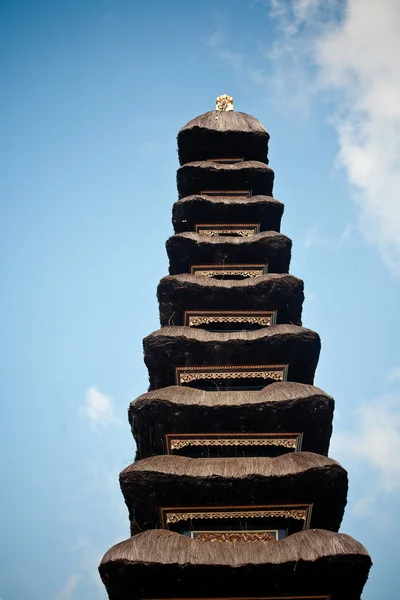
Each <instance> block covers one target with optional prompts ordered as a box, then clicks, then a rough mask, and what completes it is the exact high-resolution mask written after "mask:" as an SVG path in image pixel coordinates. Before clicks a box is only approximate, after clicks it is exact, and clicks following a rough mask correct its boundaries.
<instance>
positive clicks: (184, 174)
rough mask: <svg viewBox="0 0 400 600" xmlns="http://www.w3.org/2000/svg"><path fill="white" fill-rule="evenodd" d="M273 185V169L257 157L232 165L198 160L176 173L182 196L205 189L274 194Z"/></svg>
mask: <svg viewBox="0 0 400 600" xmlns="http://www.w3.org/2000/svg"><path fill="white" fill-rule="evenodd" d="M273 184H274V172H273V170H272V169H270V168H269V167H267V165H266V164H265V163H263V162H258V161H255V160H249V161H245V162H238V163H233V164H225V163H218V162H212V161H196V162H190V163H186V164H185V165H183V166H182V167H180V168H179V169H178V172H177V186H178V194H179V198H184V197H185V196H190V195H191V194H200V193H201V192H203V191H206V190H213V191H215V190H249V191H251V192H252V194H253V195H258V194H262V195H265V196H272V189H273Z"/></svg>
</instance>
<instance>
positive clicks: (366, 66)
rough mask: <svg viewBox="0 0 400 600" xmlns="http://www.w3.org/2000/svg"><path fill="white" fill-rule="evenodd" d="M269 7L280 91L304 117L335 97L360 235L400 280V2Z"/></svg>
mask: <svg viewBox="0 0 400 600" xmlns="http://www.w3.org/2000/svg"><path fill="white" fill-rule="evenodd" d="M270 7H271V15H272V16H273V17H275V18H276V19H277V23H278V27H279V31H280V36H278V38H277V39H276V41H275V43H274V44H273V46H272V47H271V48H270V49H269V50H268V52H267V54H266V58H267V59H268V60H269V61H272V77H273V79H274V84H275V85H274V89H275V90H278V93H281V95H282V97H283V96H288V97H289V102H291V103H292V104H295V105H296V106H297V108H298V109H299V110H302V111H303V112H305V111H306V108H307V105H308V104H309V101H310V97H311V96H313V95H315V94H317V93H320V92H326V91H329V92H330V93H331V94H332V93H334V94H335V96H334V98H331V100H332V99H333V100H334V102H333V104H334V105H335V107H336V108H335V111H336V112H335V114H333V115H332V124H333V127H334V128H335V129H336V132H337V136H338V142H339V148H340V149H339V156H338V158H339V163H340V164H341V165H342V166H343V167H344V169H345V171H346V174H347V177H348V180H349V182H350V184H351V185H352V187H353V191H354V193H353V199H354V202H355V203H356V204H357V207H358V221H359V226H360V229H361V231H362V232H363V235H364V237H365V238H366V240H367V241H368V242H370V243H372V244H375V245H376V246H377V248H378V249H379V251H380V254H381V256H382V258H383V260H384V261H385V263H386V264H387V265H388V266H389V268H390V269H391V270H392V271H393V272H395V273H397V274H400V61H399V60H398V48H399V46H398V43H399V42H398V40H399V38H400V10H399V3H398V0H381V2H379V3H377V2H375V0H341V1H340V2H336V3H327V2H326V1H325V0H292V1H291V2H286V1H285V2H283V1H282V0H272V1H271V4H270ZM251 76H252V75H251V73H250V77H251ZM253 76H254V73H253ZM270 78H271V76H269V79H270ZM256 79H257V80H258V82H260V80H262V79H263V76H262V74H261V75H260V73H257V77H256ZM267 79H268V78H267ZM289 92H290V94H289Z"/></svg>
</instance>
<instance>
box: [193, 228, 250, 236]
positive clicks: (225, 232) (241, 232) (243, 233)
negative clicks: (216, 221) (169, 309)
mask: <svg viewBox="0 0 400 600" xmlns="http://www.w3.org/2000/svg"><path fill="white" fill-rule="evenodd" d="M198 233H199V235H207V236H208V237H218V236H219V235H233V234H235V235H238V236H239V237H251V236H252V235H254V234H255V233H256V232H255V231H254V229H200V231H199V232H198Z"/></svg>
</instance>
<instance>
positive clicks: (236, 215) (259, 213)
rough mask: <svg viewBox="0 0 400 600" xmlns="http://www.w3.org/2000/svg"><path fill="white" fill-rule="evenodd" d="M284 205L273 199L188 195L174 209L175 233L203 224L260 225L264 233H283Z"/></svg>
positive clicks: (263, 197)
mask: <svg viewBox="0 0 400 600" xmlns="http://www.w3.org/2000/svg"><path fill="white" fill-rule="evenodd" d="M283 208H284V205H283V204H282V202H279V200H276V199H275V198H273V197H272V196H250V198H245V197H235V196H234V197H232V196H204V195H203V196H202V195H201V194H200V195H194V196H186V198H182V199H181V200H178V202H175V204H174V206H173V208H172V224H173V226H174V231H175V233H182V232H183V231H194V229H195V226H196V224H199V223H259V224H260V231H280V226H281V218H282V214H283Z"/></svg>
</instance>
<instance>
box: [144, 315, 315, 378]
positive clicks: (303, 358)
mask: <svg viewBox="0 0 400 600" xmlns="http://www.w3.org/2000/svg"><path fill="white" fill-rule="evenodd" d="M143 346H144V361H145V363H146V366H147V368H148V370H149V380H150V389H157V388H160V387H167V386H168V385H174V383H175V372H174V370H175V368H176V367H181V366H185V365H186V366H203V365H204V366H214V365H215V366H220V365H226V366H228V365H259V364H289V373H288V380H289V381H298V382H299V383H310V384H312V383H313V380H314V373H315V369H316V366H317V362H318V357H319V352H320V346H321V342H320V339H319V336H318V334H317V333H315V332H314V331H311V329H305V328H303V327H298V326H297V325H275V326H274V327H265V328H263V329H259V330H257V331H237V332H231V333H219V332H211V331H205V330H204V329H195V328H193V327H162V328H161V329H159V330H158V331H155V332H154V333H152V334H150V335H149V336H147V337H146V338H144V340H143Z"/></svg>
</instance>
